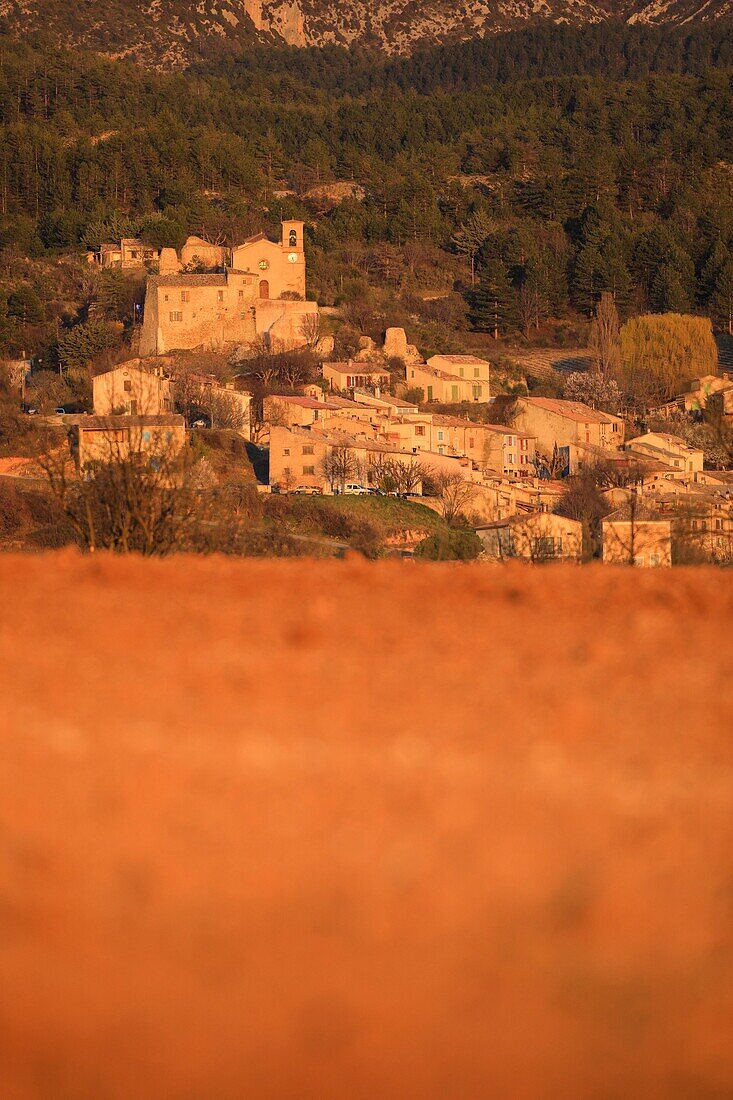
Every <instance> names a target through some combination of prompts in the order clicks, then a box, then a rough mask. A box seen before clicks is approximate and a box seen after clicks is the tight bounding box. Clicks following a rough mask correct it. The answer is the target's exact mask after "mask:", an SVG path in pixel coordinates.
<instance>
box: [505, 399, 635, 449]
mask: <svg viewBox="0 0 733 1100" xmlns="http://www.w3.org/2000/svg"><path fill="white" fill-rule="evenodd" d="M513 425H514V426H515V427H516V428H517V429H518V430H519V431H523V432H528V433H529V434H530V435H533V436H534V437H535V438H536V440H537V448H538V450H540V451H542V452H543V453H544V454H546V455H551V454H552V453H553V450H554V448H555V447H558V448H561V447H566V446H568V445H569V444H573V443H583V444H591V445H592V446H594V447H599V448H601V449H602V450H605V451H614V450H617V449H618V448H619V447H621V445H622V444H623V441H624V421H623V420H622V419H621V417H620V416H612V415H611V413H605V412H600V411H599V410H598V409H592V408H590V406H589V405H584V404H583V403H582V402H580V401H563V400H560V399H556V398H550V397H518V398H517V399H516V404H515V416H514V419H513Z"/></svg>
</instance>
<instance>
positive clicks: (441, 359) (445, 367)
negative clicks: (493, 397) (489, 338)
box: [428, 355, 491, 401]
mask: <svg viewBox="0 0 733 1100" xmlns="http://www.w3.org/2000/svg"><path fill="white" fill-rule="evenodd" d="M428 366H429V367H431V368H432V369H433V370H440V371H444V372H445V373H446V374H450V375H452V376H453V377H454V378H461V379H464V380H465V381H470V382H471V383H472V385H473V386H474V387H475V389H474V400H476V401H488V400H489V391H490V386H489V372H490V370H491V364H490V363H488V362H487V361H486V359H479V358H478V356H476V355H433V356H432V357H431V358H430V359H428ZM476 387H478V389H476Z"/></svg>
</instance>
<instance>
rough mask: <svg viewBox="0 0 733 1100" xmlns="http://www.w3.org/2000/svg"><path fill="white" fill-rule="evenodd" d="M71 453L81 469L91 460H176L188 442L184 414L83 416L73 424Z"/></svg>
mask: <svg viewBox="0 0 733 1100" xmlns="http://www.w3.org/2000/svg"><path fill="white" fill-rule="evenodd" d="M69 443H70V448H71V454H72V456H73V458H74V460H75V461H76V464H77V467H78V468H79V470H84V469H85V467H87V466H88V465H89V464H90V463H91V462H104V463H106V462H115V463H116V462H124V461H126V460H127V459H129V458H130V457H132V456H140V457H141V458H142V459H143V460H145V461H162V460H165V461H166V462H174V461H175V459H176V458H177V457H178V455H179V454H180V453H181V451H182V450H183V447H184V446H185V443H186V427H185V424H184V420H183V417H182V416H176V415H174V414H173V413H169V414H168V415H165V416H80V417H77V418H76V419H75V423H74V424H73V425H71V432H70V436H69Z"/></svg>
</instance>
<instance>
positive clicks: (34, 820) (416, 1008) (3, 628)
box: [0, 553, 733, 1100]
mask: <svg viewBox="0 0 733 1100" xmlns="http://www.w3.org/2000/svg"><path fill="white" fill-rule="evenodd" d="M0 607H2V621H1V625H0V678H1V680H2V683H1V692H2V694H1V696H0V698H1V699H2V713H3V719H2V739H1V741H0V745H1V757H0V1065H1V1067H2V1069H1V1070H0V1074H1V1080H0V1097H2V1100H138V1098H144V1100H242V1098H249V1097H253V1098H257V1100H281V1098H287V1100H291V1098H292V1100H311V1098H313V1100H367V1098H368V1100H413V1098H414V1100H418V1098H419V1100H432V1098H436V1100H483V1098H491V1100H493V1098H497V1100H523V1098H525V1097H526V1098H528V1100H540V1098H541V1100H545V1098H555V1097H558V1098H562V1100H578V1098H580V1100H585V1098H599V1100H611V1098H623V1100H629V1098H637V1097H639V1098H644V1100H648V1098H654V1097H673V1098H685V1100H688V1098H695V1097H701V1098H706V1100H711V1098H715V1100H722V1098H724V1097H725V1098H728V1097H731V1096H733V769H732V767H731V765H732V763H733V691H732V687H731V685H732V684H733V643H732V641H731V637H732V636H731V627H732V626H733V574H730V573H725V572H720V571H718V572H716V571H712V570H710V571H707V570H689V571H686V570H679V571H675V572H666V573H665V572H662V571H659V572H657V573H644V572H642V571H630V570H629V571H624V570H619V571H614V570H612V569H601V568H599V569H592V568H591V569H584V570H580V569H577V568H554V569H553V568H547V569H536V570H530V569H523V568H521V567H516V568H504V569H500V568H492V567H481V566H478V567H446V566H424V567H419V566H407V565H399V564H378V565H370V564H368V563H365V562H364V563H363V562H360V561H346V562H343V563H333V562H322V563H317V562H304V561H297V562H276V561H267V562H258V561H247V562H234V561H224V560H219V559H209V560H205V559H198V560H192V559H184V558H182V559H178V560H168V561H163V562H143V561H140V560H137V559H127V560H123V559H119V558H117V559H113V558H111V557H98V558H97V559H96V560H95V559H91V558H86V559H84V558H82V557H80V556H77V555H75V554H73V553H60V554H57V555H49V556H45V557H22V558H21V557H6V558H3V559H0Z"/></svg>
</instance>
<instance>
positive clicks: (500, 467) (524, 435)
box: [429, 413, 535, 477]
mask: <svg viewBox="0 0 733 1100" xmlns="http://www.w3.org/2000/svg"><path fill="white" fill-rule="evenodd" d="M429 449H430V450H433V451H437V452H438V454H459V455H466V456H467V457H468V458H469V459H470V460H471V461H472V462H473V463H474V466H475V468H476V469H477V470H482V471H486V472H489V471H491V472H493V473H499V474H506V475H508V476H510V477H531V476H532V475H533V474H534V461H535V440H534V437H533V436H531V435H530V434H529V433H528V432H519V431H517V430H516V429H515V428H514V427H506V426H505V425H502V424H483V423H475V422H474V421H472V420H464V419H462V418H461V417H457V416H442V415H439V414H437V413H434V414H433V415H432V425H431V432H430V442H429Z"/></svg>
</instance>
